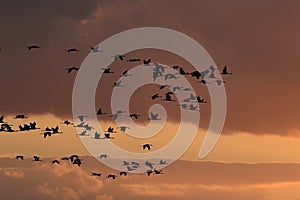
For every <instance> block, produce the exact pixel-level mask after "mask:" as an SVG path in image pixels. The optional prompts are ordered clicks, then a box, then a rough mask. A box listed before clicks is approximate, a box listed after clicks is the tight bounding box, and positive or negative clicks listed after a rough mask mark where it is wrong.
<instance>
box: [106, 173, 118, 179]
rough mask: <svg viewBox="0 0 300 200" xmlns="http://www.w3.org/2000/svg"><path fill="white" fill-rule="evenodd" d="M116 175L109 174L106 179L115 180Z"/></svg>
mask: <svg viewBox="0 0 300 200" xmlns="http://www.w3.org/2000/svg"><path fill="white" fill-rule="evenodd" d="M116 177H117V176H116V175H114V174H109V175H108V176H107V177H106V178H112V179H116Z"/></svg>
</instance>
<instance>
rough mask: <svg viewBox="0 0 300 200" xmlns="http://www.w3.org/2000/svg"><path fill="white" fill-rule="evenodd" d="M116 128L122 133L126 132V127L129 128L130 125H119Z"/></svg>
mask: <svg viewBox="0 0 300 200" xmlns="http://www.w3.org/2000/svg"><path fill="white" fill-rule="evenodd" d="M118 128H119V129H120V131H122V132H123V133H125V132H126V129H130V127H128V126H119V127H118Z"/></svg>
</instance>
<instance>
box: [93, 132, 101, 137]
mask: <svg viewBox="0 0 300 200" xmlns="http://www.w3.org/2000/svg"><path fill="white" fill-rule="evenodd" d="M94 136H95V139H100V133H98V132H97V131H96V132H95V135H94Z"/></svg>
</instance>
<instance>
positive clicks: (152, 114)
mask: <svg viewBox="0 0 300 200" xmlns="http://www.w3.org/2000/svg"><path fill="white" fill-rule="evenodd" d="M150 120H161V119H158V113H156V114H154V113H153V112H150Z"/></svg>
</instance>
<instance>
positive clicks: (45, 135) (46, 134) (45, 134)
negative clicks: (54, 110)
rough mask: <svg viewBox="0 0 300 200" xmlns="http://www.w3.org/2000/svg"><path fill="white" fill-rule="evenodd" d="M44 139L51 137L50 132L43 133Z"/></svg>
mask: <svg viewBox="0 0 300 200" xmlns="http://www.w3.org/2000/svg"><path fill="white" fill-rule="evenodd" d="M43 134H44V138H46V137H47V136H49V137H50V136H51V135H52V132H51V131H45V132H44V133H43Z"/></svg>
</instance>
